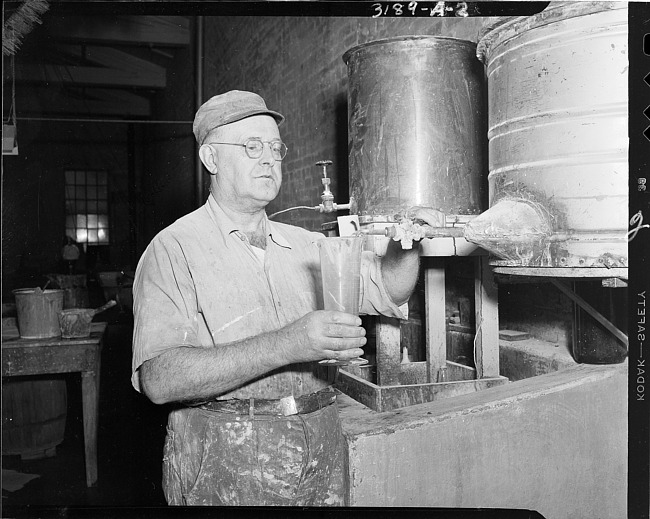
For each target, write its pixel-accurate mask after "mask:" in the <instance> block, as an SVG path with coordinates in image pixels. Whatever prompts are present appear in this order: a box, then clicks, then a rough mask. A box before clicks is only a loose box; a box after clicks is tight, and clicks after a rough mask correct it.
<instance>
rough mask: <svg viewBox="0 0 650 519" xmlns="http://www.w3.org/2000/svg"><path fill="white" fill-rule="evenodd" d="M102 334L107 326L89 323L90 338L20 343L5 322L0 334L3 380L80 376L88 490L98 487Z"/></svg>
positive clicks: (28, 340) (23, 341)
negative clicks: (0, 339) (9, 378)
mask: <svg viewBox="0 0 650 519" xmlns="http://www.w3.org/2000/svg"><path fill="white" fill-rule="evenodd" d="M3 321H4V319H3ZM105 331H106V323H92V325H91V330H90V337H86V338H83V339H62V338H60V337H56V338H51V339H22V338H20V336H18V335H17V331H16V330H15V329H13V330H12V328H11V327H10V326H5V323H4V322H3V330H2V376H3V377H15V376H27V375H48V374H55V373H57V374H58V373H76V372H79V373H81V392H82V396H81V397H82V402H83V422H84V450H85V458H86V484H87V485H88V486H89V487H91V486H93V485H95V483H97V416H98V403H99V374H100V366H101V351H102V343H103V338H104V332H105ZM12 332H13V333H12Z"/></svg>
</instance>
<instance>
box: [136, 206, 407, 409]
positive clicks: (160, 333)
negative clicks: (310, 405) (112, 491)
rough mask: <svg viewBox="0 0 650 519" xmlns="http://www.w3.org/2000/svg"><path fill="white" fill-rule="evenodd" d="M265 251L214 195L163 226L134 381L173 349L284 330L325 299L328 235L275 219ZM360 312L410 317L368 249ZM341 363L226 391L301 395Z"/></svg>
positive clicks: (139, 293) (282, 371)
mask: <svg viewBox="0 0 650 519" xmlns="http://www.w3.org/2000/svg"><path fill="white" fill-rule="evenodd" d="M265 223H266V233H267V245H266V251H265V252H264V253H261V252H260V251H259V250H258V251H257V252H255V250H254V249H255V247H253V246H252V245H250V244H249V242H248V238H247V237H246V236H245V235H244V234H243V233H242V232H241V231H240V230H239V229H238V228H237V226H236V225H235V224H234V223H233V222H232V221H231V220H230V219H229V218H228V216H227V215H226V214H225V213H224V212H223V210H222V209H221V208H220V207H219V205H218V204H217V202H216V200H215V199H214V197H213V196H212V195H210V196H209V197H208V200H207V202H206V203H205V204H204V205H203V206H202V207H200V208H199V209H197V210H196V211H194V212H192V213H190V214H188V215H186V216H184V217H182V218H180V219H179V220H177V221H176V222H175V223H173V224H172V225H170V226H169V227H167V228H166V229H164V230H163V231H161V232H160V233H159V234H158V235H157V236H156V237H155V238H154V239H153V240H152V242H151V243H150V244H149V246H148V247H147V249H146V250H145V252H144V254H143V256H142V258H141V259H140V262H139V263H138V267H137V270H136V274H135V281H134V285H133V292H134V332H133V364H132V369H133V371H132V378H131V381H132V384H133V386H134V387H135V389H136V390H138V391H140V390H141V388H140V381H139V377H138V372H137V370H138V368H139V367H140V366H141V365H142V363H144V362H145V361H147V360H149V359H152V358H154V357H156V356H158V355H160V354H162V353H164V352H165V351H167V350H170V349H173V348H178V347H179V346H182V347H196V348H218V347H219V345H220V344H226V343H231V342H233V341H238V340H241V339H245V338H248V337H252V336H256V335H259V334H261V333H264V332H269V331H274V330H278V329H279V328H282V327H284V326H286V325H288V324H290V323H292V322H294V321H296V320H297V319H299V318H301V317H302V316H304V315H305V314H307V313H309V312H311V311H313V310H318V309H322V308H323V303H322V288H321V277H320V260H319V251H318V247H317V245H316V243H317V242H318V240H320V239H323V238H324V235H322V234H320V233H316V232H310V231H307V230H305V229H302V228H300V227H296V226H292V225H287V224H283V223H279V222H273V221H270V220H268V218H267V219H266V222H265ZM360 312H361V313H363V314H374V315H377V314H383V315H387V316H390V317H397V318H404V316H403V314H402V312H401V311H400V309H399V308H398V307H397V306H396V305H395V304H394V303H393V301H391V299H390V296H389V295H388V293H387V292H386V289H385V287H384V284H383V280H382V276H381V269H380V263H379V258H378V257H376V256H375V254H374V253H372V252H367V251H366V252H364V253H363V255H362V263H361V297H360ZM332 372H333V370H332V369H328V368H324V367H323V366H321V365H319V364H318V363H316V362H308V363H300V364H291V365H288V366H284V367H283V368H279V369H277V370H274V371H272V372H270V373H268V374H267V375H265V376H263V377H261V378H258V379H255V380H252V381H249V382H247V383H245V384H243V385H242V386H241V387H238V388H235V389H233V390H232V391H229V392H227V393H225V394H223V395H219V396H218V398H220V399H231V398H283V397H285V396H288V395H294V396H300V395H303V394H308V393H312V392H315V391H318V390H320V389H322V388H324V387H326V386H328V385H331V382H332V379H331V373H332Z"/></svg>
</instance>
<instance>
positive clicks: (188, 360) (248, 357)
mask: <svg viewBox="0 0 650 519" xmlns="http://www.w3.org/2000/svg"><path fill="white" fill-rule="evenodd" d="M283 333H285V334H286V332H285V331H284V330H277V331H274V332H269V333H265V334H261V335H258V336H256V337H251V338H248V339H243V340H241V341H236V342H232V343H228V344H223V345H218V346H216V347H211V348H198V347H178V348H174V349H172V350H169V351H166V352H165V353H163V354H162V355H159V356H158V357H155V358H153V359H151V360H148V361H146V362H145V363H144V364H143V365H142V366H141V367H140V381H141V384H142V388H143V390H144V393H145V394H146V395H147V396H148V397H149V399H150V400H151V401H152V402H154V403H156V404H163V403H167V402H179V401H188V400H197V399H205V398H212V397H215V396H218V395H220V394H222V393H225V392H227V391H230V390H232V389H234V388H236V387H239V386H241V385H242V384H245V383H246V382H248V381H250V380H253V379H254V378H257V377H259V376H261V375H263V374H265V373H268V372H269V371H272V370H273V369H276V368H279V367H281V366H283V365H285V364H288V363H290V359H288V358H287V355H286V352H285V351H283V348H282V347H281V343H283V342H284V343H286V342H287V341H288V340H290V338H288V337H282V335H283Z"/></svg>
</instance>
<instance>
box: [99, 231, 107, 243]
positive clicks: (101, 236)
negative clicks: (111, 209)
mask: <svg viewBox="0 0 650 519" xmlns="http://www.w3.org/2000/svg"><path fill="white" fill-rule="evenodd" d="M97 238H98V240H99V242H100V243H108V229H99V230H98V231H97Z"/></svg>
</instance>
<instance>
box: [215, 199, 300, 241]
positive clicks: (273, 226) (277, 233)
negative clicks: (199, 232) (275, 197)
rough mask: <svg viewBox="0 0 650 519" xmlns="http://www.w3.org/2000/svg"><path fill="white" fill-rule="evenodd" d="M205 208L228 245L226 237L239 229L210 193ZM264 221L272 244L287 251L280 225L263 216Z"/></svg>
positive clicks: (285, 239)
mask: <svg viewBox="0 0 650 519" xmlns="http://www.w3.org/2000/svg"><path fill="white" fill-rule="evenodd" d="M205 205H206V208H207V210H208V213H210V216H211V217H212V219H213V221H214V222H215V223H216V224H217V227H218V228H219V230H220V231H221V233H222V235H223V237H224V242H225V244H226V246H227V245H228V241H227V239H226V238H227V237H228V236H230V235H231V234H232V233H239V232H240V231H239V227H237V226H236V225H235V224H234V222H233V221H232V220H231V219H230V218H229V217H228V215H226V213H225V212H224V210H223V209H221V207H220V206H219V204H218V203H217V201H216V199H215V198H214V196H213V195H212V193H210V196H208V201H207V202H206V204H205ZM264 220H265V222H264V223H265V225H266V234H267V236H269V237H270V238H271V240H273V242H274V243H276V244H277V245H279V246H280V247H285V248H287V249H291V248H292V247H291V244H290V243H289V241H288V240H287V238H286V237H285V236H284V235H283V234H282V231H281V230H280V225H279V224H278V223H277V222H273V221H271V220H269V218H268V216H267V215H266V214H264Z"/></svg>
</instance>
